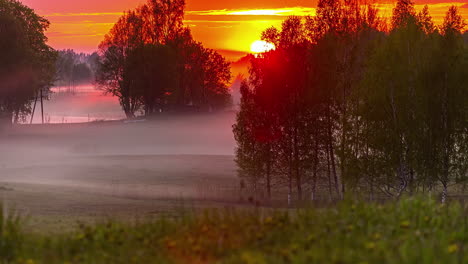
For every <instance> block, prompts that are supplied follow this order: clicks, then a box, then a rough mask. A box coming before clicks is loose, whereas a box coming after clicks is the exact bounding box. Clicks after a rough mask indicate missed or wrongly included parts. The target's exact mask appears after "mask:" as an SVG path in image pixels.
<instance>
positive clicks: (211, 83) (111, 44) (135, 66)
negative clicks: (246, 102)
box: [97, 0, 231, 117]
mask: <svg viewBox="0 0 468 264" xmlns="http://www.w3.org/2000/svg"><path fill="white" fill-rule="evenodd" d="M184 8H185V1H184V0H171V1H167V0H148V2H147V3H146V4H144V5H142V6H140V7H138V8H136V9H135V10H131V11H128V12H126V13H125V14H124V15H123V16H122V17H121V18H120V19H119V20H118V21H117V23H116V24H115V25H114V27H113V28H112V29H111V30H110V32H109V33H108V34H107V35H106V37H105V40H104V41H103V42H102V43H101V44H100V46H99V53H100V55H101V56H102V58H101V63H100V67H99V69H98V74H97V82H98V84H99V85H100V86H101V87H102V88H103V89H104V90H105V91H107V92H108V93H111V94H113V95H115V96H117V97H118V98H119V99H120V103H121V105H122V108H123V110H124V111H125V114H126V115H127V117H134V116H135V115H136V113H138V112H143V113H144V114H145V115H147V116H148V115H152V114H155V113H159V112H163V111H181V110H189V109H190V110H204V111H210V110H215V109H221V108H223V107H225V106H227V105H229V104H230V101H231V97H230V93H229V82H230V79H231V73H230V64H229V63H228V62H227V61H226V60H225V58H224V57H222V56H221V55H220V54H218V53H217V52H216V51H214V50H211V49H207V48H205V47H203V45H202V44H201V43H200V42H197V41H195V40H194V39H193V38H192V35H191V32H190V30H189V28H188V27H186V26H185V25H184V24H183V16H184Z"/></svg>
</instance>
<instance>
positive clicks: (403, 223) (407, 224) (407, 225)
mask: <svg viewBox="0 0 468 264" xmlns="http://www.w3.org/2000/svg"><path fill="white" fill-rule="evenodd" d="M409 226H410V221H408V220H405V221H402V222H401V223H400V227H402V228H408V227H409Z"/></svg>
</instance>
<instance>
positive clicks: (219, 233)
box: [0, 197, 468, 264]
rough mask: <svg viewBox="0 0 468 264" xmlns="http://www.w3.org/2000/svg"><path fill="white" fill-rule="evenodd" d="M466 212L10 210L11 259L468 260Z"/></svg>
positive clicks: (355, 206)
mask: <svg viewBox="0 0 468 264" xmlns="http://www.w3.org/2000/svg"><path fill="white" fill-rule="evenodd" d="M467 213H468V211H467V208H466V207H463V206H462V205H460V204H457V203H452V204H450V205H445V206H441V205H440V204H438V203H437V202H435V201H434V200H432V199H431V198H429V197H423V198H419V199H409V198H405V199H402V200H400V201H398V202H389V203H387V204H369V203H359V202H342V203H340V204H338V205H337V206H336V207H335V206H334V207H328V208H322V209H320V208H314V207H309V208H306V209H300V210H289V211H285V210H282V211H272V210H247V209H244V210H239V209H237V210H232V209H231V210H227V209H226V210H209V211H205V212H204V213H193V212H190V211H186V213H185V214H184V215H183V216H181V217H178V218H176V219H170V218H159V219H156V220H147V221H142V222H137V223H132V224H129V223H126V224H125V223H119V222H118V221H109V222H107V223H103V224H97V225H93V226H82V227H81V228H80V229H78V230H76V231H74V232H71V233H62V234H58V235H36V234H31V233H23V231H22V229H21V222H18V221H17V220H16V219H15V218H14V217H12V214H10V217H6V216H5V215H2V218H0V219H1V220H2V226H3V228H2V233H0V236H1V238H2V244H1V245H0V252H1V253H0V256H1V258H2V259H3V261H4V262H6V263H28V264H30V263H236V264H237V263H246V264H263V263H421V264H424V263H467V262H468V255H467V254H466V252H467V249H468V224H467Z"/></svg>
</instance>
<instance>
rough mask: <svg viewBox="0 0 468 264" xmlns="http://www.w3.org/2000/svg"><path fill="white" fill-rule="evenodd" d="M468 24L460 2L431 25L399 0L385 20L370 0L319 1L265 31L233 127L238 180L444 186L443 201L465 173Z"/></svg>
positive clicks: (308, 188) (392, 192)
mask: <svg viewBox="0 0 468 264" xmlns="http://www.w3.org/2000/svg"><path fill="white" fill-rule="evenodd" d="M464 27H465V23H464V21H463V19H462V17H461V16H460V15H459V13H458V10H457V8H456V7H451V8H450V9H449V10H448V12H447V16H446V18H445V21H444V23H443V25H442V26H441V27H440V28H437V27H436V26H434V23H433V22H432V18H431V17H430V14H429V10H428V8H427V6H426V7H425V8H423V10H422V11H421V12H419V13H417V12H416V11H415V9H414V4H413V3H412V2H411V1H409V0H401V1H398V3H397V4H396V7H395V9H394V12H393V16H392V20H391V24H390V25H389V26H385V23H384V20H383V19H381V18H379V17H378V14H377V11H376V9H375V8H374V7H373V6H371V5H370V6H364V5H361V3H360V2H359V1H357V0H356V1H327V0H323V1H319V4H318V8H317V15H316V16H315V17H308V18H306V19H305V20H304V19H301V18H299V17H290V18H288V19H287V20H285V21H284V22H283V25H282V28H281V29H276V28H270V29H267V30H266V31H265V32H264V33H263V34H262V37H263V39H264V40H265V41H268V42H271V43H273V44H275V46H276V49H275V50H272V51H269V52H266V53H264V54H261V55H259V56H257V57H252V58H251V69H250V77H249V79H248V80H246V81H245V83H244V85H243V87H244V88H243V93H242V95H243V97H244V98H243V99H242V103H241V109H240V112H239V113H238V119H237V124H236V125H235V126H234V134H235V138H236V141H237V143H238V149H237V163H238V165H239V168H240V170H239V176H240V177H241V179H242V181H243V182H244V183H247V184H248V185H249V186H254V189H256V190H260V191H257V192H256V193H261V190H265V191H266V192H267V194H268V196H267V197H268V198H270V197H271V193H272V192H274V193H276V194H278V193H281V192H282V191H283V190H285V189H286V190H287V192H288V194H289V195H288V196H289V197H290V198H291V195H292V194H294V196H295V197H297V199H298V200H303V199H304V196H305V195H304V192H307V193H310V195H311V198H312V199H315V198H317V196H319V195H322V196H323V195H324V193H323V192H322V193H321V194H320V189H319V188H318V185H321V186H327V187H328V194H327V196H328V199H334V198H340V197H343V196H344V193H345V192H346V191H351V192H353V191H360V190H366V191H368V193H369V196H370V197H371V198H372V197H373V196H374V195H378V196H395V197H399V196H401V195H402V194H404V193H408V194H414V193H416V192H425V191H431V190H438V189H439V187H440V189H441V190H442V199H443V200H445V197H446V196H447V192H448V187H449V186H450V184H452V183H457V184H460V183H463V186H465V183H466V180H467V176H468V175H467V162H466V157H467V156H468V153H467V152H466V151H467V149H466V147H465V146H466V145H468V142H467V139H468V133H467V132H468V131H467V130H466V129H467V126H466V120H467V118H468V112H467V111H466V110H467V108H466V102H467V101H468V94H467V89H466V87H468V82H467V76H468V72H467V69H468V64H467V63H468V61H467V56H468V52H467V51H468V50H467V46H466V44H464V41H463V36H462V30H463V29H464ZM386 28H389V29H390V30H388V31H385V29H386ZM259 135H262V136H259ZM321 189H322V190H323V189H326V188H321ZM307 196H309V195H307ZM288 200H289V199H288Z"/></svg>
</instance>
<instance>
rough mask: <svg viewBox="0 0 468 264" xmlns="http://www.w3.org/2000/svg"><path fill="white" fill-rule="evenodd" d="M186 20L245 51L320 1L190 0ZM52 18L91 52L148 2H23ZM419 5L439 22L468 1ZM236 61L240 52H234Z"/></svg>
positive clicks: (59, 38) (55, 41)
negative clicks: (124, 17)
mask: <svg viewBox="0 0 468 264" xmlns="http://www.w3.org/2000/svg"><path fill="white" fill-rule="evenodd" d="M186 1H187V8H186V16H185V20H186V24H188V25H190V27H191V29H192V32H193V35H194V38H195V39H197V40H199V41H202V42H203V43H204V45H205V46H207V47H209V48H214V49H217V50H231V51H240V52H247V51H249V49H250V45H251V44H252V42H254V41H255V40H257V39H258V38H259V35H260V33H261V32H262V31H263V30H264V29H265V28H267V27H269V26H272V25H273V26H279V25H280V24H281V21H282V20H284V19H285V18H286V17H287V16H289V15H308V14H313V13H314V10H315V9H314V6H315V5H316V0H307V1H306V0H256V1H252V0H218V1H216V0H186ZM22 2H23V3H24V4H26V5H28V6H30V7H32V8H34V9H35V10H36V11H37V12H38V13H39V14H40V15H42V16H45V17H46V18H48V19H49V20H50V21H51V23H52V24H51V27H50V29H49V31H48V32H47V34H48V37H49V43H50V45H51V46H53V47H54V48H56V49H65V48H73V49H75V50H78V51H84V52H91V51H94V50H96V49H97V45H98V44H99V42H100V41H101V40H102V39H103V37H104V35H105V34H106V33H107V31H108V30H109V29H110V28H111V27H112V25H113V23H114V22H115V21H116V20H117V18H118V17H119V16H120V15H121V13H122V11H124V10H128V9H132V8H134V7H136V6H138V5H139V4H140V3H143V2H145V0H78V1H70V0H67V1H64V0H22ZM416 4H417V5H416V8H417V9H421V8H422V7H423V5H424V4H428V5H429V10H430V12H431V15H432V16H433V17H434V19H435V20H436V22H439V23H440V21H441V20H442V18H443V16H444V13H445V12H446V10H447V9H448V7H449V6H450V5H452V4H453V5H457V6H459V7H460V10H461V12H462V15H463V16H464V18H465V19H468V0H419V1H416ZM380 5H381V10H382V11H381V12H382V14H383V15H384V16H388V15H390V14H391V8H392V7H393V3H392V1H387V4H380ZM232 54H233V57H232V58H231V59H234V57H235V55H236V53H232Z"/></svg>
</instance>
